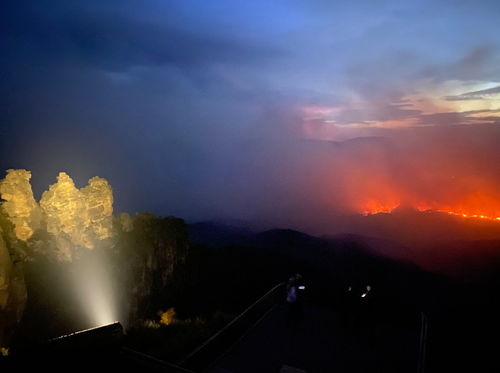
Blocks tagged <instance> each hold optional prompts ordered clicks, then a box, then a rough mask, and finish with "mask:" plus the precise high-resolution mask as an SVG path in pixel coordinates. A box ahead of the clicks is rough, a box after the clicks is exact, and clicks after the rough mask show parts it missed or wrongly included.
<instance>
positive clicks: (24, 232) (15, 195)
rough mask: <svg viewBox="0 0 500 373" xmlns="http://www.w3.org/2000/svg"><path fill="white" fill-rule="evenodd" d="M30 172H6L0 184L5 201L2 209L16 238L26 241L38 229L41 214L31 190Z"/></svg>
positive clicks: (0, 191) (0, 190)
mask: <svg viewBox="0 0 500 373" xmlns="http://www.w3.org/2000/svg"><path fill="white" fill-rule="evenodd" d="M30 179H31V172H29V171H26V170H8V171H7V176H6V177H5V179H3V180H2V181H1V182H0V193H1V196H2V199H3V200H4V201H5V202H3V204H2V207H3V209H4V211H5V213H6V214H7V216H8V217H9V219H10V221H11V222H12V224H14V230H15V233H16V236H17V238H19V239H20V240H23V241H26V240H27V239H29V238H30V237H31V236H32V235H33V232H34V231H35V230H36V229H38V228H40V222H41V219H42V212H41V210H40V206H39V205H38V203H36V201H35V198H34V197H33V191H32V190H31V184H30V182H29V180H30Z"/></svg>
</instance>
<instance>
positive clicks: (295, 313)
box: [286, 274, 304, 326]
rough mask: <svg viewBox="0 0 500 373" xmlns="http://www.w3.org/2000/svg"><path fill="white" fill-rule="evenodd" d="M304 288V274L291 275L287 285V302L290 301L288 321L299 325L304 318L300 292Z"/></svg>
mask: <svg viewBox="0 0 500 373" xmlns="http://www.w3.org/2000/svg"><path fill="white" fill-rule="evenodd" d="M303 289H304V286H303V285H302V276H301V275H299V274H296V275H295V276H293V277H290V279H289V280H288V284H287V285H286V302H287V303H288V323H289V324H290V325H294V326H297V325H298V324H299V323H300V322H301V321H302V320H303V318H304V309H303V306H302V299H301V294H300V292H301V291H302V290H303Z"/></svg>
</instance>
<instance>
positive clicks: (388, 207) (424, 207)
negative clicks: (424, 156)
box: [361, 200, 500, 221]
mask: <svg viewBox="0 0 500 373" xmlns="http://www.w3.org/2000/svg"><path fill="white" fill-rule="evenodd" d="M400 205H401V203H400V202H397V203H396V204H394V203H392V204H382V203H379V202H377V201H374V200H369V201H367V202H366V204H365V206H364V207H363V208H362V209H361V212H362V214H363V215H365V216H369V215H375V214H379V213H387V214H388V213H392V212H394V210H395V209H396V208H398V207H399V206H400ZM413 208H415V209H416V210H418V211H421V212H440V213H445V214H449V215H453V216H460V217H463V218H475V219H487V220H493V221H500V214H486V213H483V214H481V213H476V212H468V211H464V210H463V208H456V209H454V208H452V207H450V206H443V207H434V206H431V205H429V204H419V205H416V206H413Z"/></svg>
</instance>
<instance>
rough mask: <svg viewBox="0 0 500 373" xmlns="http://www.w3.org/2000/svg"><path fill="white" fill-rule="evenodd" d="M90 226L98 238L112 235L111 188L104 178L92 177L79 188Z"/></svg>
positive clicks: (101, 238) (102, 238)
mask: <svg viewBox="0 0 500 373" xmlns="http://www.w3.org/2000/svg"><path fill="white" fill-rule="evenodd" d="M81 193H82V196H83V198H84V200H85V204H86V212H87V215H88V219H89V224H90V228H91V229H92V231H93V233H94V234H95V236H96V237H97V239H99V240H104V239H106V238H110V237H112V236H113V230H112V228H113V189H112V188H111V185H109V184H108V182H107V180H106V179H103V178H100V177H97V176H96V177H93V178H92V179H90V180H89V184H88V186H86V187H85V188H83V189H81Z"/></svg>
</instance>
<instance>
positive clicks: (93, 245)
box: [0, 170, 189, 347]
mask: <svg viewBox="0 0 500 373" xmlns="http://www.w3.org/2000/svg"><path fill="white" fill-rule="evenodd" d="M30 178H31V173H30V172H29V171H25V170H9V171H8V172H7V176H6V177H5V178H4V179H3V180H2V181H1V182H0V192H1V197H2V199H3V202H2V203H1V205H0V223H1V227H0V239H1V241H0V320H2V322H1V323H0V347H3V346H6V345H8V343H9V340H10V337H11V336H12V332H13V331H14V330H15V328H16V326H17V325H18V324H19V321H20V320H21V318H22V315H23V311H24V308H25V306H26V304H27V301H26V299H27V294H28V295H29V297H30V301H28V304H27V315H26V317H27V318H28V319H30V320H31V321H27V322H24V320H23V325H24V324H26V325H29V327H28V329H32V330H27V332H29V333H35V334H36V333H41V334H40V335H42V334H43V333H42V331H41V330H40V331H37V328H44V327H45V326H44V323H47V320H44V319H42V318H41V316H40V315H41V314H45V315H47V314H51V315H54V318H55V319H54V320H53V323H60V322H61V321H60V320H71V319H76V318H77V316H76V314H78V313H81V312H82V311H81V310H78V309H77V308H78V307H76V306H75V304H74V303H75V299H77V298H78V297H80V298H81V294H84V296H87V297H91V296H92V293H94V291H96V290H97V291H96V292H97V293H98V292H99V289H96V288H109V289H111V290H110V291H111V293H108V294H111V295H112V296H113V298H114V302H115V303H116V304H114V308H115V309H118V310H119V317H120V319H119V320H120V321H121V322H122V323H124V324H127V322H128V321H132V322H133V321H135V320H138V319H142V318H145V317H147V316H148V315H151V314H153V315H154V314H156V312H157V311H158V310H159V309H160V308H162V307H164V304H165V303H166V302H167V303H168V298H169V295H170V294H172V293H175V292H178V291H180V289H181V287H182V283H183V279H184V278H185V271H184V269H183V268H184V267H185V265H184V264H185V262H186V258H187V255H188V249H189V232H188V226H187V224H186V223H185V222H184V221H183V220H182V219H177V218H173V217H168V218H158V217H156V216H155V215H153V214H150V213H141V214H137V215H136V216H135V217H134V218H131V217H130V216H129V215H128V214H126V213H124V214H121V215H120V216H118V217H114V216H113V191H112V188H111V186H110V185H109V184H108V182H107V181H106V180H105V179H103V178H100V177H94V178H92V179H90V180H89V182H88V185H87V186H86V187H84V188H82V189H78V188H77V187H76V186H75V184H74V183H73V180H72V179H71V178H70V177H69V176H68V175H67V174H66V173H64V172H61V173H60V174H59V176H58V177H57V182H56V183H55V184H53V185H51V186H50V188H49V190H47V191H45V192H44V193H43V195H42V198H41V200H40V203H37V202H36V201H35V199H34V198H33V192H32V190H31V185H30V183H29V180H30ZM2 237H3V238H2ZM88 263H98V264H99V267H102V268H103V271H102V272H103V273H104V274H103V275H102V276H101V277H102V278H101V277H100V278H99V279H96V278H88V277H85V276H82V275H81V273H90V274H91V276H92V275H94V276H95V275H96V273H97V272H96V271H95V270H93V269H92V268H86V269H85V270H83V271H82V270H81V269H82V267H85V266H86V267H92V265H88ZM23 264H25V265H26V268H29V271H27V272H26V273H27V274H28V273H29V275H26V281H27V282H26V285H25V276H24V275H23ZM49 272H50V273H49ZM78 274H80V275H79V276H80V277H78V278H76V277H77V275H78ZM49 278H50V281H49ZM91 280H92V281H91ZM99 281H101V282H99ZM104 282H106V283H104ZM89 284H98V285H97V286H94V285H89ZM26 289H27V290H26ZM71 292H74V293H75V294H76V293H78V292H80V295H79V296H76V295H74V294H72V293H71ZM47 299H51V301H50V302H48V301H47ZM84 306H85V305H84ZM48 308H50V309H48ZM83 308H85V307H83ZM70 310H71V311H70ZM69 313H74V314H75V315H71V314H69ZM77 325H78V327H80V324H78V323H75V324H74V325H72V326H68V329H69V330H68V332H71V331H75V329H72V328H73V327H77ZM91 326H95V325H90V326H87V327H91ZM57 332H59V329H58V331H57ZM28 338H29V337H28Z"/></svg>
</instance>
